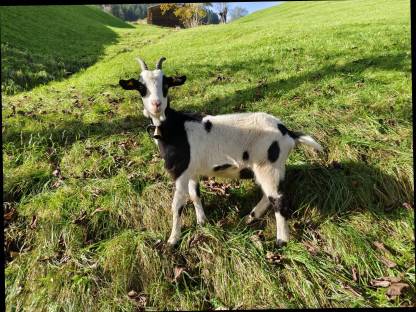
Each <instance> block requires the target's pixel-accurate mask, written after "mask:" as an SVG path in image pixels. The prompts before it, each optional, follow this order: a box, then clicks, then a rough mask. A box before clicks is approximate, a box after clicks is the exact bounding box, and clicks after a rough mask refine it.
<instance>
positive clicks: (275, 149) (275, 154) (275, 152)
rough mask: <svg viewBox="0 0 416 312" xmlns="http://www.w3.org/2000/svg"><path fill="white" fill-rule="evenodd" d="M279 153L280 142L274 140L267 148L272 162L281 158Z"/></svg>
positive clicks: (268, 156)
mask: <svg viewBox="0 0 416 312" xmlns="http://www.w3.org/2000/svg"><path fill="white" fill-rule="evenodd" d="M279 154H280V147H279V143H277V141H273V143H272V144H271V145H270V146H269V149H268V150H267V158H268V159H269V160H270V162H275V161H276V160H277V159H278V158H279Z"/></svg>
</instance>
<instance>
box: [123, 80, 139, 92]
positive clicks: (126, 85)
mask: <svg viewBox="0 0 416 312" xmlns="http://www.w3.org/2000/svg"><path fill="white" fill-rule="evenodd" d="M118 83H119V84H120V86H121V87H122V88H123V89H124V90H139V87H140V84H141V83H140V82H139V81H138V80H137V79H134V78H132V79H129V80H123V79H121V80H120V81H119V82H118Z"/></svg>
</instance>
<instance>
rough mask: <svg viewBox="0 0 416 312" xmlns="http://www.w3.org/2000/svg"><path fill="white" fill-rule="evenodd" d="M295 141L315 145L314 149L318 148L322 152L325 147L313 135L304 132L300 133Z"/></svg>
mask: <svg viewBox="0 0 416 312" xmlns="http://www.w3.org/2000/svg"><path fill="white" fill-rule="evenodd" d="M294 139H295V142H296V143H298V142H299V143H303V144H306V145H309V146H311V147H313V148H314V149H316V150H317V151H320V152H322V151H323V148H322V146H321V144H319V143H318V142H316V141H315V140H314V139H313V138H312V137H310V136H309V135H306V134H303V133H299V134H298V135H297V136H296V137H295V138H294Z"/></svg>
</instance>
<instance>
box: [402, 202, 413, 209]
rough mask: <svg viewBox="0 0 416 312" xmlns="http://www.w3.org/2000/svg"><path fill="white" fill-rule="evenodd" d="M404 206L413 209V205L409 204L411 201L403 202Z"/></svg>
mask: <svg viewBox="0 0 416 312" xmlns="http://www.w3.org/2000/svg"><path fill="white" fill-rule="evenodd" d="M403 207H404V208H406V209H409V210H412V209H413V207H412V205H411V204H409V203H403Z"/></svg>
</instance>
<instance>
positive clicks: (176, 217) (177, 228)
mask: <svg viewBox="0 0 416 312" xmlns="http://www.w3.org/2000/svg"><path fill="white" fill-rule="evenodd" d="M187 184H188V179H187V177H185V176H183V175H182V176H180V177H179V178H178V179H177V180H176V182H175V195H174V196H173V201H172V219H173V221H172V232H171V234H170V237H169V239H168V244H170V245H175V244H176V243H177V242H178V241H179V239H180V237H181V213H182V209H183V207H184V205H185V204H186V199H187V192H186V191H187Z"/></svg>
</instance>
